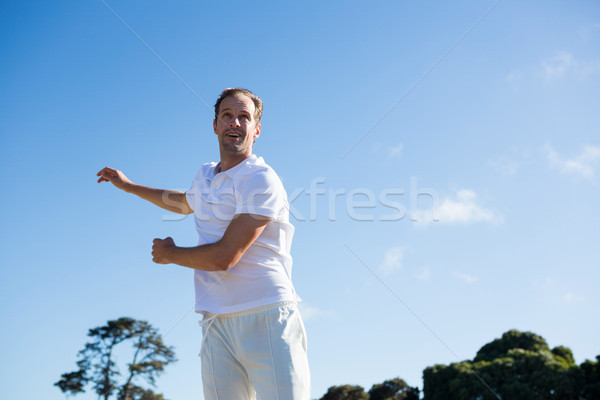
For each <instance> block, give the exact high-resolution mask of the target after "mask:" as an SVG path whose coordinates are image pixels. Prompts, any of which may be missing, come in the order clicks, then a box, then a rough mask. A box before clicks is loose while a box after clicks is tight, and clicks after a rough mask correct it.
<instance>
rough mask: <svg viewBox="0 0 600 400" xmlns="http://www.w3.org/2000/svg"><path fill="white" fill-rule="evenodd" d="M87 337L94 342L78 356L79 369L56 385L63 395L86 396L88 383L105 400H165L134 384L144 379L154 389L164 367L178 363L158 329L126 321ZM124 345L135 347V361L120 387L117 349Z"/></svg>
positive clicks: (63, 375) (100, 328) (111, 325)
mask: <svg viewBox="0 0 600 400" xmlns="http://www.w3.org/2000/svg"><path fill="white" fill-rule="evenodd" d="M88 336H89V337H91V338H93V339H92V341H90V342H88V343H86V344H85V347H84V348H83V350H81V351H80V352H79V354H78V356H79V360H78V361H77V366H78V367H79V369H78V370H77V371H74V372H68V373H64V374H62V375H61V379H60V380H59V381H58V382H56V383H55V384H54V385H55V386H58V387H59V388H60V390H62V391H63V393H69V394H73V395H76V394H78V393H84V392H85V387H86V386H87V385H88V383H92V388H93V389H94V391H95V392H96V393H97V394H98V396H99V398H104V400H108V399H109V398H110V397H111V396H112V395H113V394H116V396H117V399H119V400H164V398H163V396H162V395H161V394H155V393H154V392H152V391H151V390H149V389H144V388H142V387H140V386H137V385H136V384H135V383H134V382H138V381H139V380H141V379H143V380H145V381H147V382H148V383H149V384H150V385H152V386H155V382H156V378H157V377H158V376H159V375H160V374H161V373H162V372H163V371H164V368H165V366H166V365H168V364H170V363H171V362H174V361H176V359H175V353H174V351H173V348H172V347H168V346H166V345H165V344H164V343H163V340H162V337H161V336H160V334H159V333H158V330H157V329H156V328H153V327H152V326H151V325H150V324H149V323H148V322H146V321H138V320H135V319H132V318H126V317H123V318H119V319H118V320H112V321H108V323H107V324H106V325H105V326H101V327H97V328H93V329H90V330H89V332H88ZM125 342H129V343H130V344H131V346H132V347H133V360H132V361H131V362H130V363H129V364H127V370H128V372H127V376H126V379H125V381H124V382H123V384H122V385H120V381H118V380H117V378H118V377H120V376H121V373H120V371H119V369H118V368H117V365H116V362H115V349H116V347H117V345H119V344H121V343H125ZM119 385H120V386H119Z"/></svg>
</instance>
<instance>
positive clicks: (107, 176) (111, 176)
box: [96, 167, 132, 190]
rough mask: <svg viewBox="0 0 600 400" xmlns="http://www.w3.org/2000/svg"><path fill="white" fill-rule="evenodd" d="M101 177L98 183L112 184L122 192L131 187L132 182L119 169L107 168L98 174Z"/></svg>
mask: <svg viewBox="0 0 600 400" xmlns="http://www.w3.org/2000/svg"><path fill="white" fill-rule="evenodd" d="M96 176H99V177H100V179H98V183H100V182H111V183H112V184H113V185H115V186H116V187H118V188H119V189H121V190H125V189H126V188H127V187H128V186H131V184H132V182H131V181H130V180H129V179H127V177H126V176H125V174H124V173H122V172H121V171H119V170H118V169H113V168H109V167H105V168H103V169H102V170H100V172H98V173H97V174H96Z"/></svg>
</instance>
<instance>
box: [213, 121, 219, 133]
mask: <svg viewBox="0 0 600 400" xmlns="http://www.w3.org/2000/svg"><path fill="white" fill-rule="evenodd" d="M213 131H214V132H215V135H218V134H219V132H217V120H216V119H213Z"/></svg>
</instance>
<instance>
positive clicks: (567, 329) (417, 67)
mask: <svg viewBox="0 0 600 400" xmlns="http://www.w3.org/2000/svg"><path fill="white" fill-rule="evenodd" d="M111 9H112V11H111ZM113 11H114V12H113ZM465 34H466V35H465ZM0 35H1V36H0V37H1V38H2V40H1V41H0V51H1V54H2V60H3V62H2V63H1V64H0V85H1V90H0V93H1V94H0V135H1V136H0V152H1V158H0V163H1V164H0V165H1V168H0V179H1V180H2V182H3V188H2V191H3V195H2V196H1V197H0V205H1V206H2V210H3V213H4V217H3V223H2V225H1V229H0V235H1V243H2V244H1V248H2V255H3V257H2V269H1V271H0V293H1V296H2V306H1V308H0V317H1V318H2V325H3V327H4V329H2V330H0V340H1V341H2V342H3V343H5V344H6V345H5V349H4V352H3V358H4V363H5V365H6V366H7V367H8V368H6V371H5V372H4V373H3V374H2V376H1V377H0V382H1V383H2V387H3V393H4V395H5V396H6V398H15V399H16V398H44V399H49V400H51V399H62V398H64V395H63V394H62V393H60V391H59V390H58V389H57V388H56V387H53V386H52V384H53V382H55V381H56V380H58V378H59V377H60V374H61V373H63V372H68V371H71V370H74V369H75V361H76V353H77V351H78V350H79V349H81V348H82V347H83V344H84V343H85V342H86V333H87V330H88V329H89V328H92V327H95V326H99V325H102V324H104V323H105V322H106V321H107V320H109V319H116V318H118V317H121V316H131V317H134V318H138V319H145V320H147V321H149V322H150V323H151V324H153V325H154V326H156V327H158V328H159V329H160V331H161V332H162V333H163V335H164V337H165V341H166V343H168V344H170V345H173V346H175V350H176V353H177V356H178V358H179V362H178V363H177V364H174V365H173V366H171V367H169V368H168V369H167V372H166V374H165V375H164V376H163V377H162V378H160V379H159V381H158V385H159V386H158V390H159V391H160V392H162V393H163V394H164V395H165V396H166V397H167V398H170V399H177V400H188V399H199V398H202V394H201V382H200V360H199V358H198V357H197V353H198V351H199V347H200V341H201V334H200V328H199V327H198V325H197V320H198V317H197V316H196V315H194V313H193V312H192V309H193V301H194V297H193V285H192V271H191V270H187V269H185V268H182V267H177V266H174V265H168V266H164V265H156V264H153V263H152V260H151V257H150V251H151V250H150V248H151V243H152V239H153V238H155V237H161V238H162V237H166V236H172V237H174V239H175V242H176V243H177V244H180V245H187V246H192V245H194V244H195V242H196V233H195V231H194V228H193V224H192V220H191V218H190V217H188V218H185V219H181V218H177V216H176V215H173V214H169V213H168V212H165V211H163V210H160V209H158V208H156V207H155V206H153V205H151V204H149V203H145V202H144V201H142V200H140V199H137V198H135V197H133V196H132V195H128V194H125V193H123V192H120V191H118V190H116V189H115V188H113V187H111V186H110V185H108V184H102V185H98V184H96V178H95V174H96V172H97V171H99V170H100V169H101V168H103V167H104V166H111V167H114V168H118V169H121V170H123V171H124V172H125V173H126V174H127V176H128V177H129V178H130V179H132V180H133V181H134V182H137V183H140V184H144V185H148V186H153V187H160V188H169V189H179V190H186V189H187V188H188V187H189V185H190V183H191V180H192V178H193V177H194V175H195V173H196V171H197V170H198V168H199V167H200V165H201V164H203V163H204V162H208V161H212V160H216V159H217V157H218V151H217V143H216V140H215V136H214V134H213V133H212V126H211V124H212V111H211V106H212V104H214V101H215V100H216V98H217V96H218V94H219V93H220V91H221V90H222V89H223V88H226V87H234V86H241V87H247V88H249V89H251V90H253V91H255V92H256V93H257V94H259V95H260V96H261V97H262V98H263V100H264V103H265V111H264V117H263V121H262V122H263V129H262V134H261V137H260V139H259V140H258V141H257V144H256V147H255V153H256V154H258V155H261V156H263V157H264V158H265V160H266V161H267V162H268V163H269V164H271V165H272V166H273V167H274V168H275V169H276V171H277V172H278V173H279V175H280V176H281V178H282V180H283V182H284V185H285V187H286V189H287V191H288V196H289V197H290V200H291V209H292V215H293V218H292V222H293V223H294V225H295V227H296V236H295V239H294V244H293V249H292V255H293V257H294V281H295V285H296V288H297V290H298V292H299V294H300V295H301V296H302V297H303V299H304V302H303V305H302V310H303V314H304V318H305V323H306V327H307V331H308V335H309V357H310V362H311V368H312V374H313V376H312V384H313V397H315V398H318V397H320V396H322V395H323V394H324V393H325V391H326V390H327V388H328V387H329V386H332V385H340V384H345V383H349V384H360V385H362V386H363V387H365V388H366V389H368V388H370V387H371V385H373V384H375V383H379V382H382V381H384V380H385V379H389V378H393V377H396V376H400V377H401V378H403V379H405V380H406V381H407V382H408V383H409V384H411V385H414V386H421V385H422V381H421V373H422V370H423V369H424V368H425V367H427V366H430V365H433V364H436V363H450V362H453V361H457V360H463V359H467V358H472V357H473V356H474V355H475V353H476V351H477V350H478V349H479V348H480V347H481V346H482V345H483V344H485V343H487V342H489V341H491V340H493V339H494V338H496V337H499V336H500V335H501V334H502V333H503V332H505V331H507V330H509V329H513V328H515V329H520V330H528V331H533V332H535V333H537V334H540V335H542V336H543V337H545V338H546V339H547V340H548V342H549V344H550V346H557V345H565V346H568V347H569V348H571V349H572V350H573V352H574V355H575V358H576V361H577V362H582V361H584V360H585V359H593V358H594V357H595V356H596V355H597V354H600V343H599V342H598V338H597V332H598V328H600V324H599V322H598V321H599V320H598V318H597V317H598V309H600V295H599V294H598V290H597V287H598V284H599V281H600V272H599V271H600V269H599V268H598V267H599V262H598V260H599V259H600V248H599V246H598V233H599V230H598V226H600V213H598V210H597V207H595V206H596V205H597V204H598V200H599V195H600V190H599V187H598V182H599V180H600V135H599V131H600V113H598V112H597V109H598V104H599V100H600V98H599V97H600V96H599V93H600V52H599V51H598V49H600V6H599V5H598V3H597V2H595V1H578V2H562V1H543V2H542V1H533V2H527V4H524V3H523V2H516V1H508V0H503V1H500V2H495V1H485V2H479V1H456V2H405V1H395V2H394V1H376V2H368V3H367V2H335V1H333V2H264V3H258V4H253V5H249V4H248V3H245V2H228V3H227V4H220V3H214V2H210V3H202V2H191V1H186V2H176V3H175V4H173V3H165V2H157V1H143V2H142V1H128V2H118V1H110V0H106V1H66V2H59V3H56V2H49V1H46V2H35V3H27V2H17V1H5V2H3V7H2V11H0ZM311 193H313V194H312V195H311ZM292 200H293V201H292ZM417 210H420V211H419V213H418V215H417V213H416V212H417ZM433 216H435V218H436V219H437V220H438V221H432V217H433ZM122 360H125V354H124V355H123V358H122ZM32 377H33V378H34V380H35V384H31V382H32ZM95 397H96V396H94V395H92V394H90V395H87V397H86V396H80V398H82V399H85V398H89V399H92V398H95Z"/></svg>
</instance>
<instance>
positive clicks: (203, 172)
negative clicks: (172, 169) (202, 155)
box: [194, 161, 218, 179]
mask: <svg viewBox="0 0 600 400" xmlns="http://www.w3.org/2000/svg"><path fill="white" fill-rule="evenodd" d="M217 165H218V163H216V162H214V161H212V162H207V163H206V164H202V166H201V167H200V169H199V170H198V172H197V173H196V176H195V177H194V179H201V178H204V177H210V176H212V175H214V171H215V168H216V166H217Z"/></svg>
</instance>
